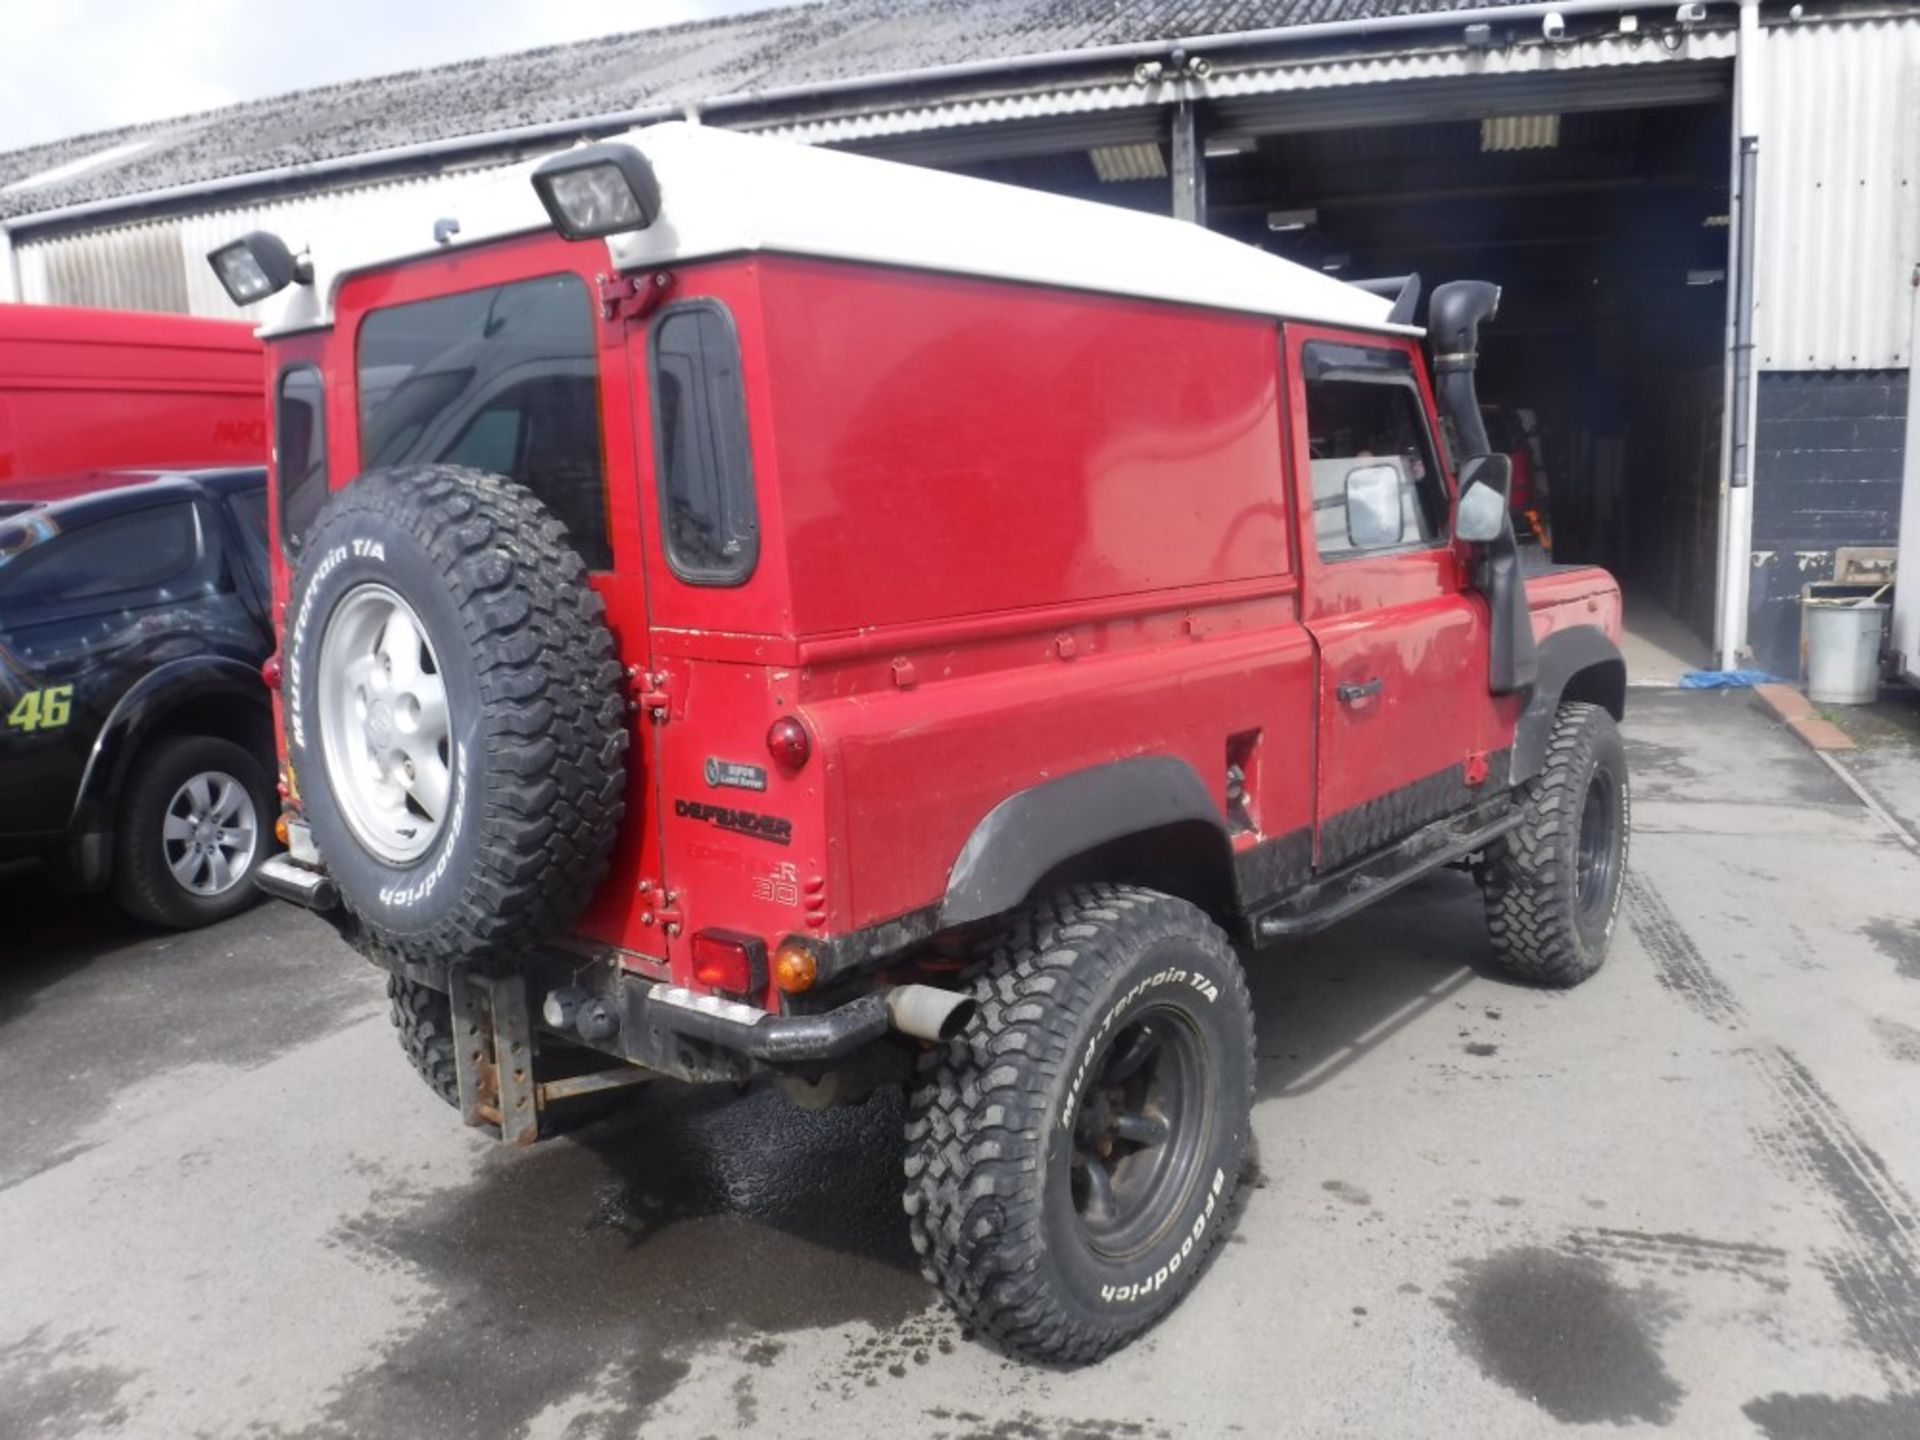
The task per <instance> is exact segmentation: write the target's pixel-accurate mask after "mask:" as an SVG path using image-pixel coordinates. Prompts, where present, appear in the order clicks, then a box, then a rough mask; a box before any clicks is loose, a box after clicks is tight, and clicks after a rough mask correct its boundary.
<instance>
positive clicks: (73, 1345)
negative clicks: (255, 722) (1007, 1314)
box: [0, 692, 1920, 1440]
mask: <svg viewBox="0 0 1920 1440" xmlns="http://www.w3.org/2000/svg"><path fill="white" fill-rule="evenodd" d="M1632 704H1633V706H1634V710H1633V713H1632V716H1631V718H1630V721H1629V725H1628V734H1629V739H1630V748H1631V756H1632V762H1633V765H1634V768H1635V775H1636V786H1637V792H1636V798H1635V819H1636V826H1637V829H1636V834H1635V838H1634V850H1633V874H1632V881H1631V890H1630V892H1629V895H1628V898H1627V902H1626V906H1625V909H1624V912H1623V920H1622V924H1621V927H1620V931H1619V934H1618V937H1617V941H1616V945H1615V951H1614V955H1613V959H1612V962H1611V964H1610V965H1609V966H1608V968H1607V969H1606V970H1605V971H1603V972H1602V973H1601V974H1600V976H1598V977H1597V978H1596V979H1595V980H1594V981H1592V982H1591V983H1590V984H1588V985H1587V986H1585V987H1584V988H1583V989H1581V990H1579V991H1576V992H1574V993H1571V994H1549V993H1543V992H1540V991H1535V990H1528V989H1524V988H1520V987H1516V986H1513V985H1510V984H1507V983H1505V982H1503V981H1502V980H1500V979H1499V978H1497V977H1496V976H1494V975H1493V974H1491V973H1490V972H1489V971H1488V970H1487V969H1486V968H1485V966H1484V956H1485V936H1484V930H1483V926H1482V922H1481V919H1480V916H1479V911H1478V907H1477V903H1476V899H1475V897H1474V895H1473V893H1472V890H1471V887H1470V885H1469V884H1468V883H1467V882H1466V881H1465V880H1464V879H1463V878H1461V877H1459V876H1457V875H1451V874H1450V875H1447V876H1445V877H1443V878H1441V879H1437V880H1435V881H1433V882H1431V883H1428V884H1425V885H1423V886H1420V887H1418V888H1417V890H1416V891H1414V892H1411V893H1407V894H1404V895H1403V896H1401V897H1397V898H1396V899H1395V900H1393V901H1390V902H1388V904H1387V905H1386V906H1384V907H1382V908H1380V909H1378V910H1376V911H1375V912H1374V913H1373V914H1371V915H1369V916H1366V917H1363V918H1362V919H1360V920H1357V921H1355V922H1353V923H1351V924H1349V925H1347V926H1346V927H1344V928H1342V929H1340V930H1337V931H1335V932H1333V933H1330V934H1328V935H1326V936H1323V937H1321V938H1319V939H1318V940H1316V941H1314V942H1313V943H1311V944H1307V945H1302V946H1298V947H1294V948H1291V949H1284V950H1280V951H1276V952H1272V953H1269V954H1265V955H1262V956H1259V957H1256V958H1255V960H1254V961H1253V964H1252V967H1251V973H1252V976H1253V982H1254V992H1255V997H1256V1001H1257V1004H1258V1007H1259V1021H1260V1051H1261V1073H1260V1098H1259V1102H1258V1108H1257V1109H1256V1111H1255V1114H1254V1124H1255V1130H1256V1132H1257V1140H1258V1172H1257V1175H1256V1177H1255V1178H1254V1179H1253V1181H1252V1184H1251V1185H1250V1187H1249V1188H1248V1189H1247V1191H1246V1200H1245V1205H1244V1207H1243V1209H1242V1212H1241V1213H1240V1214H1239V1216H1238V1218H1237V1222H1236V1224H1235V1228H1234V1229H1233V1231H1232V1233H1231V1236H1230V1239H1229V1241H1228V1243H1226V1244H1224V1245H1223V1246H1222V1247H1221V1249H1220V1251H1219V1254H1218V1259H1217V1261H1216V1263H1215V1264H1214V1265H1213V1266H1212V1268H1211V1270H1210V1271H1209V1272H1208V1273H1207V1274H1206V1275H1205V1276H1204V1278H1203V1281H1202V1283H1201V1284H1200V1285H1199V1287H1198V1288H1197V1290H1196V1291H1195V1292H1194V1293H1193V1294H1192V1295H1191V1297H1190V1298H1189V1299H1188V1301H1187V1303H1186V1304H1185V1305H1184V1306H1183V1307H1182V1308H1181V1309H1179V1310H1178V1311H1177V1312H1175V1314H1174V1315H1173V1316H1172V1317H1171V1318H1170V1319H1168V1320H1167V1321H1166V1322H1165V1323H1164V1324H1162V1325H1161V1326H1160V1327H1159V1328H1158V1329H1157V1330H1155V1331H1154V1332H1152V1333H1151V1334H1150V1335H1149V1336H1148V1337H1147V1338H1146V1339H1144V1340H1143V1341H1141V1342H1140V1343H1139V1344H1137V1345H1135V1346H1134V1347H1132V1348H1131V1349H1129V1350H1127V1351H1124V1352H1122V1353H1121V1354H1120V1355H1119V1356H1117V1357H1115V1358H1114V1359H1112V1360H1110V1361H1108V1362H1106V1363H1104V1364H1102V1365H1099V1366H1096V1367H1093V1368H1091V1369H1086V1370H1081V1371H1074V1372H1069V1371H1054V1370H1047V1369H1039V1368H1033V1367H1030V1366H1026V1365H1021V1364H1018V1363H1015V1362H1013V1361H1011V1360H1008V1359H1006V1358H1004V1357H1003V1356H1001V1355H999V1354H997V1353H996V1352H995V1351H993V1350H992V1349H990V1348H988V1347H987V1346H985V1345H983V1344H981V1343H979V1342H978V1341H976V1340H974V1339H972V1338H970V1337H968V1336H967V1335H965V1334H963V1333H961V1331H960V1330H959V1329H958V1328H957V1327H956V1326H955V1325H954V1323H953V1322H952V1321H951V1320H950V1319H948V1318H947V1317H946V1315H945V1314H943V1312H942V1311H941V1309H940V1307H939V1306H938V1305H937V1304H936V1303H935V1301H934V1299H933V1296H932V1295H931V1293H930V1292H929V1291H928V1290H927V1289H926V1288H925V1286H924V1285H923V1284H922V1282H921V1280H920V1279H919V1277H918V1276H917V1275H916V1274H915V1273H914V1270H913V1267H912V1265H911V1263H910V1262H909V1258H908V1251H907V1246H906V1243H905V1240H904V1237H903V1234H902V1224H901V1221H900V1218H899V1215H898V1210H897V1199H896V1194H895V1191H896V1186H897V1178H896V1177H897V1161H896V1158H895V1144H896V1132H897V1128H898V1125H899V1123H900V1116H899V1111H898V1103H897V1101H890V1100H887V1099H883V1098H876V1099H875V1100H874V1101H872V1102H870V1103H869V1104H868V1105H867V1106H866V1107H864V1108H863V1109H860V1110H857V1111H848V1112H836V1113H832V1114H827V1115H807V1114H801V1113H798V1112H794V1111H790V1110H788V1109H786V1108H784V1107H783V1105H782V1104H781V1103H780V1102H778V1101H777V1100H776V1099H774V1098H772V1097H770V1096H767V1095H760V1094H756V1095H750V1096H748V1097H746V1098H744V1099H737V1100H736V1099H734V1098H733V1097H731V1096H727V1095H719V1094H698V1095H690V1094H688V1093H687V1092H683V1091H678V1092H677V1091H672V1090H668V1089H666V1088H664V1087H663V1088H662V1089H661V1090H659V1091H656V1092H654V1093H653V1094H652V1095H651V1097H650V1098H649V1099H648V1100H647V1101H646V1102H644V1103H643V1104H642V1105H641V1106H640V1107H639V1108H638V1109H636V1110H634V1111H632V1112H631V1113H628V1114H626V1115H623V1116H621V1117H619V1118H616V1119H613V1120H609V1121H605V1122H602V1123H601V1124H600V1125H599V1126H598V1127H596V1128H594V1129H592V1130H589V1131H587V1132H585V1133H583V1134H581V1135H579V1136H578V1137H575V1138H566V1139H561V1140H558V1141H554V1142H551V1143H549V1144H547V1145H544V1146H541V1147H538V1148H536V1149H535V1150H533V1151H531V1152H527V1153H520V1154H509V1153H507V1152H505V1151H502V1150H500V1149H498V1148H495V1147H493V1146H492V1145H491V1144H490V1142H488V1141H486V1140H484V1139H482V1138H481V1137H479V1136H478V1135H476V1134H474V1133H472V1132H469V1131H465V1130H463V1129H461V1128H460V1127H459V1126H458V1125H457V1124H455V1123H454V1120H453V1116H452V1115H451V1113H450V1112H448V1111H447V1110H446V1109H445V1108H444V1107H443V1106H441V1104H440V1103H439V1102H438V1101H436V1100H434V1099H433V1098H432V1097H430V1096H429V1095H428V1093H427V1092H426V1090H425V1089H424V1088H423V1087H422V1086H421V1085H420V1084H419V1083H418V1082H417V1081H416V1080H415V1079H414V1078H413V1077H412V1075H411V1074H410V1073H409V1072H408V1071H407V1069H406V1067H405V1065H404V1063H403V1061H402V1060H401V1057H400V1054H399V1052H398V1050H397V1048H396V1047H395V1045H394V1043H393V1039H392V1037H391V1035H390V1034H389V1033H388V1027H387V1022H386V1019H385V1016H384V1013H383V1010H384V1006H383V1002H382V998H381V992H380V985H379V982H378V978H377V977H376V976H375V975H374V973H373V972H371V971H370V970H368V969H366V968H364V967H362V966H361V965H359V963H358V962H356V961H355V960H353V959H352V958H351V957H350V956H348V955H347V954H346V953H345V952H344V951H343V950H341V949H340V948H339V947H338V946H337V945H336V944H335V943H334V942H333V941H332V940H331V939H330V937H329V935H328V933H327V932H326V931H325V930H324V929H323V928H322V927H321V926H319V925H318V924H315V923H312V922H310V921H309V919H308V918H307V917H305V916H303V915H300V914H298V913H295V912H293V911H290V910H288V909H285V908H262V909H257V910H255V911H254V912H252V913H251V914H249V915H247V916H245V917H243V918H241V919H239V920H237V921H234V922H232V923H230V924H228V925H225V926H223V927H220V928H219V929H216V930H213V931H209V932H204V933H201V934H197V935H185V936H170V937H160V938H156V937H154V936H153V935H151V934H148V933H143V932H141V931H139V930H137V929H135V928H134V927H133V926H131V925H130V924H128V923H125V922H122V921H120V920H118V919H116V918H115V917H114V916H113V915H111V914H110V913H108V912H106V911H104V910H103V909H102V908H101V907H100V906H98V905H87V906H73V905H71V904H67V903H63V902H61V901H59V900H58V899H57V897H54V896H52V895H50V894H49V893H47V891H46V889H45V887H44V885H42V884H41V883H40V882H39V881H38V880H37V879H35V878H33V877H32V876H28V875H21V874H17V873H16V874H13V875H11V876H8V877H4V878H0V913H3V914H5V915H6V917H7V919H8V925H7V927H6V931H5V936H6V938H5V941H4V945H5V950H4V955H5V964H4V966H0V1096H4V1097H5V1102H6V1103H5V1108H4V1112H3V1113H4V1115H5V1119H6V1124H7V1127H8V1131H9V1143H8V1144H6V1145H5V1146H4V1147H0V1237H4V1238H3V1239H0V1435H4V1436H8V1437H49V1436H79V1435H114V1436H155V1437H185V1436H221V1437H225V1436H235V1437H270V1436H309V1437H334V1436H374V1435H391V1436H402V1437H409V1440H435V1437H442V1436H445V1437H453V1436H461V1437H491V1436H541V1437H576V1440H587V1437H603V1436H608V1437H610V1436H623V1437H624V1436H635V1435H642V1434H644V1435H645V1436H647V1437H697V1436H703V1435H747V1436H753V1435H761V1434H764V1435H770V1436H771V1435H778V1436H781V1437H782V1440H801V1437H812V1436H821V1437H826V1436H834V1437H844V1436H862V1435H874V1434H882V1433H887V1434H912V1435H915V1436H918V1437H924V1440H935V1437H961V1436H1006V1437H1025V1440H1066V1437H1102V1440H1113V1437H1133V1436H1139V1437H1153V1436H1219V1435H1228V1434H1244V1435H1247V1436H1262V1437H1264V1436H1275V1435H1288V1436H1315V1437H1319V1436H1335V1435H1352V1436H1365V1437H1380V1436H1410V1435H1428V1434H1431V1435H1463V1436H1464V1435H1471V1436H1474V1437H1476V1440H1499V1437H1520V1436H1526V1437H1533V1436H1539V1435H1542V1434H1547V1433H1555V1432H1558V1431H1560V1430H1566V1431H1568V1432H1578V1431H1579V1430H1580V1429H1581V1427H1589V1428H1597V1429H1599V1431H1600V1432H1601V1433H1605V1434H1608V1435H1621V1436H1632V1435H1656V1434H1657V1435H1666V1436H1703V1437H1728V1436H1733V1437H1738V1436H1759V1437H1767V1440H1789V1437H1792V1440H1833V1437H1846V1440H1865V1437H1912V1436H1915V1435H1920V1206H1917V1205H1916V1203H1915V1200H1914V1196H1915V1194H1916V1192H1920V1121H1917V1120H1916V1113H1920V1112H1916V1107H1915V1104H1914V1095H1915V1091H1916V1082H1920V857H1917V856H1916V855H1915V854H1913V853H1911V852H1910V851H1909V850H1907V849H1906V848H1905V847H1904V846H1902V845H1901V844H1899V843H1897V842H1896V841H1894V840H1893V839H1892V838H1890V836H1889V834H1888V833H1887V831H1886V830H1885V829H1884V828H1883V826H1882V824H1881V822H1880V821H1879V820H1878V819H1877V818H1876V817H1875V816H1874V815H1873V814H1872V813H1871V812H1870V811H1869V810H1868V809H1866V808H1865V807H1864V806H1863V805H1862V804H1861V803H1860V802H1859V800H1858V799H1857V797H1856V796H1855V795H1854V793H1853V792H1852V791H1850V790H1849V789H1847V788H1846V787H1845V786H1844V785H1843V784H1842V783H1841V781H1840V780H1839V778H1838V777H1836V776H1835V775H1834V774H1833V772H1832V771H1830V770H1829V769H1827V768H1826V766H1825V765H1824V764H1822V763H1821V762H1820V761H1819V760H1818V759H1817V758H1816V757H1815V756H1813V755H1812V754H1811V753H1809V752H1807V751H1805V750H1804V749H1802V748H1801V746H1800V745H1799V743H1798V742H1797V741H1796V740H1794V739H1793V738H1792V737H1791V736H1790V735H1787V734H1784V733H1783V732H1781V731H1780V730H1779V729H1778V728H1777V727H1776V726H1774V725H1773V724H1772V723H1770V722H1769V721H1768V720H1767V719H1766V718H1764V717H1763V716H1762V715H1761V714H1760V713H1758V711H1757V710H1756V708H1755V704H1754V701H1753V700H1752V698H1751V697H1750V696H1748V695H1745V694H1740V693H1733V694H1717V693H1698V694H1696V693H1684V692H1635V694H1634V696H1633V698H1632Z"/></svg>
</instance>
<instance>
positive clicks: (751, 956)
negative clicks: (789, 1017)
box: [693, 930, 767, 995]
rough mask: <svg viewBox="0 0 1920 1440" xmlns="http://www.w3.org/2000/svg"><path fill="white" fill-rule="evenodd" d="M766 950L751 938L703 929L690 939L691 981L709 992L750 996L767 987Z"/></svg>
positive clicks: (725, 931) (730, 932)
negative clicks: (691, 952) (691, 944)
mask: <svg viewBox="0 0 1920 1440" xmlns="http://www.w3.org/2000/svg"><path fill="white" fill-rule="evenodd" d="M766 974H767V947H766V946H765V945H764V944H763V943H761V942H760V941H758V940H756V939H754V938H753V937H752V936H751V935H739V934H736V933H734V932H733V931H730V930H702V931H700V932H699V933H698V934H696V935H695V936H694V937H693V978H694V980H695V982H696V983H698V984H700V985H702V986H705V987H706V988H707V989H709V990H721V991H725V992H726V993H727V994H730V995H752V994H755V993H757V992H759V991H761V990H764V989H765V988H766V984H767V981H766Z"/></svg>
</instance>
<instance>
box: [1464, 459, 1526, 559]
mask: <svg viewBox="0 0 1920 1440" xmlns="http://www.w3.org/2000/svg"><path fill="white" fill-rule="evenodd" d="M1512 483H1513V461H1512V460H1510V459H1509V458H1508V457H1507V456H1505V455H1476V456H1474V457H1473V459H1471V460H1469V461H1467V463H1466V464H1465V465H1462V466H1461V467H1460V503H1459V505H1458V506H1457V507H1456V508H1455V510H1454V515H1453V535H1454V538H1455V539H1456V540H1465V541H1468V542H1469V543H1471V544H1475V545H1487V544H1491V543H1492V542H1493V541H1495V540H1498V539H1499V538H1500V534H1501V531H1502V530H1504V529H1505V528H1506V524H1507V490H1508V487H1509V486H1510V485H1512Z"/></svg>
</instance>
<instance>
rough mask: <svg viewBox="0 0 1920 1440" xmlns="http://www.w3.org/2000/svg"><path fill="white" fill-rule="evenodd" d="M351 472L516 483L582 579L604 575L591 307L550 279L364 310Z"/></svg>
mask: <svg viewBox="0 0 1920 1440" xmlns="http://www.w3.org/2000/svg"><path fill="white" fill-rule="evenodd" d="M358 372H359V377H358V378H359V390H360V397H359V398H360V464H361V468H363V469H368V470H372V469H384V468H388V467H392V466H396V465H418V464H434V463H438V464H450V465H469V466H472V467H473V468H475V469H478V470H486V471H490V472H492V473H493V474H496V475H504V476H507V477H508V478H509V479H512V480H516V481H518V482H519V483H520V484H522V485H525V486H526V487H527V488H528V489H529V490H531V491H533V493H534V494H535V495H537V496H539V497H540V499H541V500H543V501H544V502H545V503H546V505H547V507H548V508H549V509H550V510H552V511H553V513H554V514H555V515H557V516H559V518H560V520H561V521H562V523H564V524H565V525H566V527H567V530H568V533H569V534H570V535H571V536H572V540H573V544H574V547H575V548H576V549H577V550H579V552H580V554H581V556H582V557H583V558H584V559H585V560H586V562H587V565H588V567H589V568H590V569H594V570H605V569H609V568H611V566H612V564H613V557H612V553H611V550H610V548H609V546H608V541H607V487H606V466H605V464H604V461H603V458H602V452H601V445H600V398H599V366H598V362H597V360H596V358H595V353H594V311H593V303H592V300H591V298H590V297H589V295H588V294H587V287H586V285H585V283H584V282H583V281H582V280H581V279H580V277H579V276H577V275H549V276H543V277H542V278H540V279H538V280H522V281H517V282H515V283H513V284H511V285H498V286H493V287H490V288H488V289H484V290H469V291H464V292H462V293H461V294H458V295H444V296H440V297H437V298H435V299H432V300H418V301H415V302H413V303H411V304H407V305H393V306H389V307H387V308H385V309H382V310H375V311H372V312H371V313H369V314H368V316H367V317H366V319H365V320H364V321H363V322H362V323H361V326H360V340H359V360H358Z"/></svg>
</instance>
